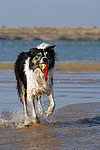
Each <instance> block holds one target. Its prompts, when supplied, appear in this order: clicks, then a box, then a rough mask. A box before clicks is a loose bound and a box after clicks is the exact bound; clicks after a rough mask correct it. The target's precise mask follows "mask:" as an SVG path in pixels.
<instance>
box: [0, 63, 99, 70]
mask: <svg viewBox="0 0 100 150" xmlns="http://www.w3.org/2000/svg"><path fill="white" fill-rule="evenodd" d="M13 69H14V63H0V70H13ZM55 69H56V70H57V71H58V70H63V71H91V72H93V71H100V62H86V63H84V62H79V63H60V62H59V63H56V68H55Z"/></svg>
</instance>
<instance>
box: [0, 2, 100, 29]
mask: <svg viewBox="0 0 100 150" xmlns="http://www.w3.org/2000/svg"><path fill="white" fill-rule="evenodd" d="M2 26H6V27H7V28H15V27H68V28H79V27H83V28H84V27H85V28H90V27H94V26H96V27H98V28H100V0H0V28H1V27H2Z"/></svg>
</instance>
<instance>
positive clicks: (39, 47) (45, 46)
mask: <svg viewBox="0 0 100 150" xmlns="http://www.w3.org/2000/svg"><path fill="white" fill-rule="evenodd" d="M49 46H50V44H48V43H42V44H40V45H38V46H37V48H38V49H45V48H47V47H49Z"/></svg>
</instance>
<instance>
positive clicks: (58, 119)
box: [0, 71, 100, 150]
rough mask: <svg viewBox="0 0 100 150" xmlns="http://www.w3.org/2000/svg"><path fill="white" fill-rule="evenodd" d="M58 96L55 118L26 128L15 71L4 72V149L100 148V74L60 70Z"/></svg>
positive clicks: (0, 112) (0, 144)
mask: <svg viewBox="0 0 100 150" xmlns="http://www.w3.org/2000/svg"><path fill="white" fill-rule="evenodd" d="M54 93H55V102H56V109H55V112H54V113H53V115H52V116H51V117H50V118H47V117H45V115H44V116H40V124H32V125H31V126H30V127H24V126H23V123H24V121H23V119H24V116H23V113H22V111H23V109H22V104H21V103H20V101H19V99H18V97H17V92H16V81H15V77H14V72H13V71H0V149H2V150H3V149H4V150H5V149H22V150H23V149H24V150H28V149H29V150H31V149H32V150H33V149H36V150H37V149H38V150H44V149H52V150H56V149H57V150H62V149H63V150H64V149H69V150H80V149H81V150H85V149H86V150H99V149H100V72H67V71H56V72H55V73H54ZM42 101H43V103H42V105H43V107H44V108H45V109H47V107H48V106H49V102H48V99H47V97H46V96H45V97H42ZM28 109H29V107H28Z"/></svg>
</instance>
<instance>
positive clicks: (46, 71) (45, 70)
mask: <svg viewBox="0 0 100 150" xmlns="http://www.w3.org/2000/svg"><path fill="white" fill-rule="evenodd" d="M40 68H41V70H43V72H44V76H45V81H47V75H48V64H47V63H46V64H40Z"/></svg>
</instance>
